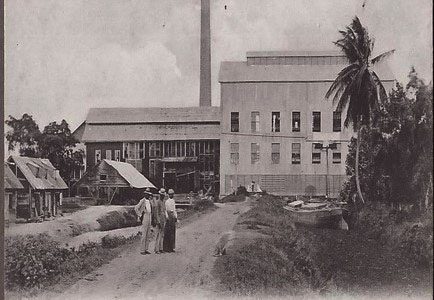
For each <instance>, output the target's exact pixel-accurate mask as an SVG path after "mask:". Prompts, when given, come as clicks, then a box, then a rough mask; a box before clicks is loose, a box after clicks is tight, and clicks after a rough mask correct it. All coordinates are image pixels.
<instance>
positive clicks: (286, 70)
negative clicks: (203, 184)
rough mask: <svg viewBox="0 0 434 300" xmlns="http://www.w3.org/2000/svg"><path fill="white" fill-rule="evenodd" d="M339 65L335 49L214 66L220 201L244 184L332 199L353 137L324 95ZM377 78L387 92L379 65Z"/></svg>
mask: <svg viewBox="0 0 434 300" xmlns="http://www.w3.org/2000/svg"><path fill="white" fill-rule="evenodd" d="M346 65H347V59H346V57H345V56H344V55H343V54H342V53H341V52H335V51H276V52H248V53H247V60H246V61H236V62H222V63H221V66H220V74H219V82H220V85H221V101H220V105H221V112H222V115H221V140H220V145H221V146H220V153H221V159H220V174H221V176H220V194H221V195H226V194H229V193H232V192H233V190H234V189H236V188H237V187H238V186H239V185H244V186H246V185H248V184H249V183H250V182H251V181H252V180H254V181H255V182H256V183H258V184H259V185H260V186H261V188H262V189H264V190H266V191H268V192H270V193H274V194H280V195H297V194H314V195H326V194H328V195H329V196H331V197H336V196H337V195H338V193H339V191H340V189H341V186H342V183H343V181H344V180H345V178H346V175H345V158H346V156H347V153H348V144H349V142H350V139H351V137H352V136H353V135H354V132H353V130H352V128H344V126H343V121H342V119H343V117H344V116H345V112H340V111H335V108H334V106H333V103H332V101H331V100H326V99H325V95H326V92H327V90H328V89H329V87H330V85H331V84H332V82H333V81H334V80H335V78H336V77H337V75H338V73H339V72H340V71H341V70H342V69H343V68H344V67H345V66H346ZM377 72H378V73H377V74H379V76H380V78H381V79H382V81H383V83H384V85H385V86H386V88H389V89H390V88H391V87H392V85H393V82H394V77H393V75H392V73H391V71H390V69H389V68H388V67H387V65H384V64H383V65H379V66H378V69H377Z"/></svg>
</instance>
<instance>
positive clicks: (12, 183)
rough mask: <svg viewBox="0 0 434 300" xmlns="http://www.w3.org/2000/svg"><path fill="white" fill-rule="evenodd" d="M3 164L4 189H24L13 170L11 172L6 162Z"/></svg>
mask: <svg viewBox="0 0 434 300" xmlns="http://www.w3.org/2000/svg"><path fill="white" fill-rule="evenodd" d="M4 166H5V174H4V182H5V189H6V190H8V189H10V190H21V189H24V187H23V185H22V184H21V182H20V180H19V179H18V178H17V176H15V174H14V172H12V170H11V169H10V168H9V166H8V164H7V163H5V164H4Z"/></svg>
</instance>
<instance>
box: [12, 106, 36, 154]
mask: <svg viewBox="0 0 434 300" xmlns="http://www.w3.org/2000/svg"><path fill="white" fill-rule="evenodd" d="M5 123H6V125H8V126H9V127H11V130H9V131H8V132H7V133H6V140H7V141H8V149H9V150H11V151H12V150H14V149H15V147H17V146H18V147H19V153H20V155H23V156H30V157H37V156H38V147H37V146H38V139H39V136H40V135H41V132H40V131H39V127H38V125H37V124H36V122H35V120H33V117H32V116H31V115H28V114H23V116H22V117H21V119H16V118H14V117H12V116H9V120H6V121H5Z"/></svg>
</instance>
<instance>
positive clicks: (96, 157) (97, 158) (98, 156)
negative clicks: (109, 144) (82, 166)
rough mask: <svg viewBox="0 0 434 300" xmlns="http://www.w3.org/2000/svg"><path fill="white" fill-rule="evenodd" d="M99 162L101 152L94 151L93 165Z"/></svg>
mask: <svg viewBox="0 0 434 300" xmlns="http://www.w3.org/2000/svg"><path fill="white" fill-rule="evenodd" d="M100 161H101V150H95V164H97V163H98V162H100Z"/></svg>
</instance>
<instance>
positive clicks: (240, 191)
mask: <svg viewBox="0 0 434 300" xmlns="http://www.w3.org/2000/svg"><path fill="white" fill-rule="evenodd" d="M235 195H244V196H247V195H248V193H247V189H246V187H245V186H242V185H240V186H239V187H238V188H237V192H236V193H235Z"/></svg>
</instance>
